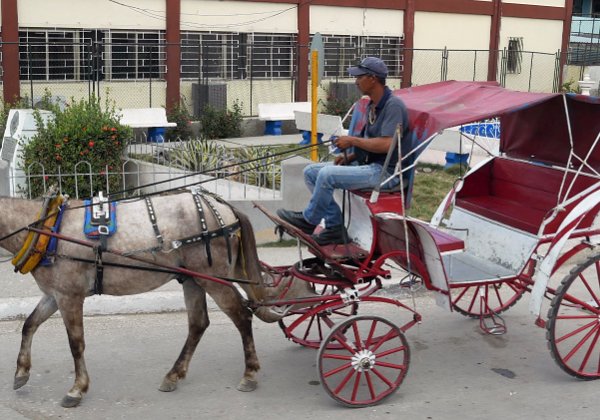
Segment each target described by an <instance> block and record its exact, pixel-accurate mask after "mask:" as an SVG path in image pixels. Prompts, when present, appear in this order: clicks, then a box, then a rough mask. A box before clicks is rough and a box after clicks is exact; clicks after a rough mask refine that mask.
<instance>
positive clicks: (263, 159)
mask: <svg viewBox="0 0 600 420" xmlns="http://www.w3.org/2000/svg"><path fill="white" fill-rule="evenodd" d="M234 154H235V157H236V161H237V162H239V163H240V165H239V169H237V170H238V171H243V172H242V173H240V174H238V175H236V177H235V179H237V180H239V181H241V182H245V183H247V184H250V185H256V186H259V187H264V188H272V189H279V188H280V185H281V165H280V164H279V160H280V159H281V157H280V156H273V155H274V154H275V149H273V148H270V147H244V148H239V149H235V150H234ZM244 162H248V163H244Z"/></svg>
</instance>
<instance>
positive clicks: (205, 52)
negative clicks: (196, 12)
mask: <svg viewBox="0 0 600 420" xmlns="http://www.w3.org/2000/svg"><path fill="white" fill-rule="evenodd" d="M239 56H240V48H239V38H238V37H237V36H236V34H233V33H225V32H223V33H220V32H187V31H186V32H182V33H181V77H182V78H184V79H198V78H210V79H231V78H238V77H239V68H238V67H239V64H238V60H239Z"/></svg>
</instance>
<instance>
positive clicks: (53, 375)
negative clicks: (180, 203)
mask: <svg viewBox="0 0 600 420" xmlns="http://www.w3.org/2000/svg"><path fill="white" fill-rule="evenodd" d="M386 293H387V294H388V295H395V296H399V297H400V298H401V299H402V302H403V303H405V304H407V305H409V306H412V305H413V303H412V302H413V299H412V298H411V297H410V295H407V294H406V292H404V291H402V290H400V289H399V288H398V287H397V286H394V285H393V284H390V285H389V286H388V287H387V288H386ZM528 299H529V297H528V296H525V297H524V298H523V299H522V300H521V302H519V303H518V304H517V305H516V306H515V307H513V308H511V310H510V311H508V312H507V313H506V316H505V320H506V322H507V325H508V332H507V333H506V334H505V335H503V336H490V335H484V334H482V333H481V332H480V330H479V325H478V322H477V321H475V320H471V319H467V318H464V317H462V316H460V315H458V314H456V313H448V312H446V311H444V310H443V309H441V308H438V307H437V306H436V305H435V304H434V299H433V296H432V295H431V294H430V292H420V293H418V294H417V295H416V296H415V305H416V308H417V310H418V311H419V312H420V313H421V314H422V315H423V322H422V323H421V324H418V325H417V326H415V327H413V328H412V329H411V330H409V331H408V333H407V338H408V341H409V344H410V349H411V362H410V369H409V372H408V375H407V377H406V379H405V381H404V383H403V384H402V386H401V387H400V389H399V390H398V392H397V393H395V394H393V395H392V396H391V397H390V398H388V399H387V400H385V401H383V402H382V403H381V404H379V405H377V406H374V407H367V408H360V409H349V408H345V407H342V406H340V405H338V404H337V403H336V402H335V401H333V400H332V399H331V398H330V397H329V396H328V395H327V394H326V392H325V391H324V389H323V388H322V387H321V385H320V383H319V375H318V373H317V370H316V356H317V352H316V351H315V350H311V349H306V348H302V347H300V346H299V345H297V344H294V343H292V342H290V341H287V340H286V339H285V338H284V337H283V334H282V332H281V331H280V329H279V327H278V326H277V324H265V323H262V322H260V321H256V322H255V324H254V325H255V326H254V331H255V339H256V344H257V350H258V355H259V358H260V361H261V365H262V370H261V372H260V374H259V377H258V379H259V386H258V389H257V390H256V391H254V392H251V393H242V392H239V391H237V390H236V389H235V386H236V384H237V383H238V381H239V380H240V378H241V375H242V369H243V365H242V351H241V345H240V341H239V336H238V334H237V332H236V331H235V329H234V327H233V326H232V324H231V323H230V322H229V320H228V319H227V318H226V317H225V316H224V315H223V314H222V313H221V312H219V311H211V313H210V318H211V326H210V327H209V329H208V330H207V332H206V334H205V336H204V337H203V339H202V341H201V343H200V345H199V347H198V350H197V351H196V354H195V357H194V359H193V361H192V364H191V367H190V371H189V374H188V377H187V378H186V379H185V380H183V381H182V382H181V383H180V385H179V388H178V389H177V390H176V391H174V392H172V393H162V392H159V391H158V386H159V385H160V383H161V381H162V378H163V376H164V374H165V373H166V372H167V371H168V369H169V368H170V367H171V364H172V363H173V362H174V360H175V358H176V357H177V355H178V354H179V351H180V349H181V346H182V344H183V342H184V339H185V334H186V328H187V327H186V316H185V314H184V313H179V312H175V313H173V312H171V313H163V314H137V315H110V316H88V317H86V319H85V327H86V342H87V347H86V361H87V366H88V371H89V373H90V377H91V385H90V390H89V392H88V394H87V395H86V396H85V397H84V399H83V402H82V404H81V405H80V406H79V407H77V408H73V409H64V408H62V407H61V406H60V401H61V399H62V397H63V395H64V394H65V392H66V391H67V390H68V388H69V387H70V386H71V384H72V380H73V364H72V359H71V356H70V352H69V350H68V343H67V339H66V333H65V331H64V326H63V325H62V321H61V320H60V319H58V318H52V319H50V320H49V321H48V322H47V323H46V324H44V325H43V326H42V327H41V328H40V330H39V331H38V333H37V335H36V337H35V340H34V344H33V367H32V371H31V379H30V380H29V383H28V384H27V385H25V386H24V387H23V388H21V389H19V390H17V391H14V390H13V389H12V383H13V375H14V369H15V361H16V356H17V352H18V348H19V342H20V330H21V328H22V325H23V321H22V320H8V321H2V322H0V354H1V356H2V357H1V358H0V378H1V379H0V418H1V419H3V420H12V419H56V418H61V419H100V418H102V419H124V418H127V419H142V418H143V419H146V420H152V419H165V418H168V419H230V418H231V419H233V418H250V419H255V418H261V419H266V420H268V419H277V420H280V419H300V418H302V419H304V418H307V417H309V418H319V419H349V418H350V419H371V418H377V419H379V418H390V419H392V418H393V419H425V420H427V419H436V420H440V419H578V420H586V419H590V420H591V419H597V418H598V413H599V412H600V402H599V400H598V386H599V384H598V382H594V381H590V382H586V381H579V380H576V379H574V378H572V377H570V376H568V375H567V374H565V373H564V372H563V371H562V370H560V369H559V367H558V366H557V365H556V364H555V363H554V361H553V360H552V358H551V356H550V354H549V352H548V350H547V347H546V341H545V331H544V330H542V329H540V328H538V327H536V326H534V325H533V318H532V316H531V315H530V314H529V313H528V311H527V303H528ZM388 306H389V305H381V304H380V305H370V304H363V305H361V308H360V311H359V313H360V314H377V315H380V316H384V317H386V318H389V319H390V320H393V321H395V322H400V319H401V318H402V314H401V312H400V311H398V310H397V309H395V308H391V307H388Z"/></svg>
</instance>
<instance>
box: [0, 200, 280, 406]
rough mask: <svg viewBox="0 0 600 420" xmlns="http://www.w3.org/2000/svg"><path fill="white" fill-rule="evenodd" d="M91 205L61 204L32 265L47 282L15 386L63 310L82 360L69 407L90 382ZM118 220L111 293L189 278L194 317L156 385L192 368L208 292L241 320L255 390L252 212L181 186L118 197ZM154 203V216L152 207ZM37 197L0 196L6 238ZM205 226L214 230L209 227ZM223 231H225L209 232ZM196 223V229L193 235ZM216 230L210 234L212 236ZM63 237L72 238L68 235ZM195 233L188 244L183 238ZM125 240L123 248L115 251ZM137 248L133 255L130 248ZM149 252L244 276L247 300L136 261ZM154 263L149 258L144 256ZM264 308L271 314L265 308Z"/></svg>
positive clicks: (106, 259) (26, 332) (12, 247)
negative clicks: (87, 230) (42, 260)
mask: <svg viewBox="0 0 600 420" xmlns="http://www.w3.org/2000/svg"><path fill="white" fill-rule="evenodd" d="M84 207H85V206H84V205H82V202H80V201H75V200H73V201H72V202H70V203H69V206H68V207H67V208H66V209H65V210H63V217H62V223H61V226H60V235H61V236H62V237H63V239H59V240H58V245H57V249H56V257H55V261H54V263H53V264H52V265H48V266H41V265H40V266H38V267H36V268H35V269H34V270H33V271H32V275H33V277H34V279H35V281H36V283H37V285H38V286H39V288H40V290H41V291H42V292H43V296H42V298H41V300H40V301H39V303H38V304H37V306H36V308H35V309H34V310H33V312H32V313H31V314H30V315H29V316H28V317H27V319H26V321H25V323H24V325H23V330H22V340H21V346H20V350H19V354H18V358H17V369H16V372H15V376H14V389H15V390H16V389H19V388H21V387H22V386H24V385H25V384H26V383H27V381H28V379H29V375H30V369H31V344H32V340H33V336H34V334H35V332H36V330H37V329H38V327H39V326H40V325H41V324H42V323H43V322H44V321H46V320H47V319H48V318H49V317H50V316H51V315H52V314H54V313H55V312H56V311H57V310H58V311H59V312H60V315H61V316H62V319H63V321H64V324H65V327H66V330H67V335H68V340H69V346H70V349H71V354H72V356H73V361H74V364H75V378H74V383H73V386H72V387H71V388H70V390H69V391H68V392H67V393H66V395H65V396H64V398H63V399H62V402H61V405H62V406H63V407H75V406H77V405H79V403H80V402H81V400H82V398H83V396H84V394H85V393H86V391H87V390H88V387H89V376H88V372H87V369H86V364H85V360H84V349H85V340H84V328H83V303H84V300H85V298H86V297H88V296H91V295H93V294H94V293H97V292H98V271H97V263H90V261H97V257H98V253H97V249H98V248H97V247H94V248H90V247H86V246H82V245H81V244H79V243H77V242H76V241H86V240H87V239H86V237H85V236H84V233H83V226H84V216H85V215H84ZM117 208H118V216H117V219H118V229H117V230H116V232H115V233H114V234H113V235H112V236H111V237H109V238H108V239H107V240H106V248H107V250H106V251H105V252H104V253H103V254H101V255H102V266H103V273H102V284H101V285H102V287H101V291H102V293H104V294H107V295H115V296H122V295H129V294H136V293H144V292H148V291H150V290H153V289H156V288H157V287H159V286H161V285H163V284H165V283H167V282H168V281H171V280H173V279H174V278H177V279H178V281H180V282H181V283H182V286H183V293H184V298H185V306H186V309H187V317H188V327H189V328H188V335H187V339H186V341H185V344H184V346H183V349H182V350H181V353H180V355H179V357H178V358H177V360H176V361H175V363H174V365H173V367H172V368H171V370H169V372H168V373H167V374H166V375H165V377H164V379H163V381H162V383H161V385H160V387H159V390H160V391H165V392H170V391H174V390H175V389H176V388H177V383H178V381H179V380H181V379H183V378H184V377H185V376H186V373H187V370H188V366H189V363H190V360H191V358H192V356H193V353H194V351H195V349H196V347H197V345H198V343H199V341H200V339H201V337H202V335H203V333H204V331H205V330H206V328H207V327H208V326H209V317H208V312H207V304H206V293H208V294H209V295H210V296H211V297H212V298H213V299H214V301H215V302H216V304H217V305H218V306H219V308H220V309H221V310H222V311H223V312H225V314H227V315H228V316H229V318H230V319H231V320H232V321H233V323H234V324H235V326H236V327H237V329H238V331H239V333H240V336H241V339H242V345H243V352H244V361H245V369H244V374H243V377H242V379H241V381H240V382H239V384H238V386H237V389H238V390H240V391H252V390H254V389H255V388H256V386H257V380H256V375H257V372H258V371H259V368H260V366H259V362H258V357H257V354H256V349H255V346H254V339H253V335H252V317H253V311H252V310H251V308H250V305H249V304H248V300H249V301H251V302H252V301H254V302H260V301H261V300H262V299H263V288H262V282H263V275H262V273H261V266H260V261H259V260H258V256H257V250H256V242H255V238H254V233H253V230H252V226H251V224H250V221H249V219H248V217H247V216H246V215H244V214H243V213H241V212H240V211H238V210H236V209H234V208H232V207H231V206H229V205H228V204H227V203H225V202H223V201H222V200H220V199H217V198H216V197H212V196H210V195H202V196H200V198H198V195H197V194H192V193H190V192H179V193H173V194H169V195H159V196H155V197H152V198H151V200H150V207H149V206H148V203H147V200H146V199H143V198H134V199H129V200H124V201H121V202H119V203H118V206H117ZM149 208H151V209H152V212H153V213H154V219H152V218H151V217H149ZM39 209H40V202H39V201H33V200H25V199H19V198H8V197H0V214H1V217H0V238H4V237H5V236H6V235H10V234H11V233H13V232H15V231H18V230H19V229H20V228H22V227H23V226H24V225H27V224H28V223H30V222H33V221H35V220H36V219H37V216H36V214H37V213H38V212H39ZM207 232H208V233H209V234H207ZM214 232H221V234H220V235H212V234H210V233H214ZM190 233H196V235H195V236H194V235H191V236H193V238H192V240H190V239H189V238H190ZM203 233H204V235H203ZM25 236H26V232H25V231H23V232H20V233H18V234H15V235H13V236H10V237H8V238H5V239H3V241H2V242H1V243H0V246H2V247H3V248H5V249H6V250H8V251H9V252H12V253H16V252H17V251H18V250H19V248H20V247H21V246H22V244H23V242H24V240H25ZM209 237H210V238H209ZM65 238H70V239H73V240H74V241H71V240H65ZM184 238H188V240H187V244H186V240H182V239H184ZM111 250H119V252H111ZM128 256H130V257H128ZM131 257H135V258H136V260H137V261H139V260H145V261H149V262H151V263H155V264H159V265H162V266H168V267H184V268H185V269H186V270H190V272H192V273H202V274H205V275H210V276H214V277H216V278H221V279H222V278H229V279H246V280H248V283H252V284H251V285H248V284H242V287H243V289H244V291H245V292H246V294H247V295H248V296H247V297H248V300H246V298H245V297H244V296H242V294H241V293H240V292H239V291H238V289H237V288H235V287H231V286H229V285H226V284H223V281H221V282H216V281H211V279H209V278H205V277H198V276H194V275H193V274H192V275H190V274H189V273H188V272H187V271H184V273H185V274H180V273H173V272H169V270H162V271H160V270H156V271H143V272H142V271H138V270H136V269H132V268H131V266H132V264H131V262H132V260H131V259H130V258H131ZM146 265H147V264H146ZM258 309H259V310H255V311H254V314H256V315H257V316H258V317H259V318H261V319H263V320H265V321H267V322H274V321H276V320H277V318H270V319H269V315H268V311H263V310H261V309H264V307H263V308H261V307H259V308H258ZM265 314H266V315H265Z"/></svg>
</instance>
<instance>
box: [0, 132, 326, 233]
mask: <svg viewBox="0 0 600 420" xmlns="http://www.w3.org/2000/svg"><path fill="white" fill-rule="evenodd" d="M332 141H333V140H324V141H323V142H322V143H321V145H325V144H328V143H331V142H332ZM311 147H315V146H314V145H312V144H311V145H307V146H301V147H296V148H294V149H292V150H286V151H283V152H278V153H271V154H268V155H265V156H261V157H258V158H254V159H250V160H247V161H245V162H242V163H232V164H229V165H225V166H222V167H220V168H210V169H205V170H203V171H199V172H193V173H190V174H184V175H181V176H178V177H175V178H169V179H166V180H163V181H156V182H151V183H148V184H144V185H140V186H138V187H135V188H128V189H125V190H120V191H117V192H114V193H110V194H108V197H111V196H116V195H121V194H125V193H128V192H132V191H137V190H139V189H140V188H148V187H153V186H157V185H161V184H165V183H167V182H169V183H170V182H173V181H178V180H181V179H186V178H189V177H192V176H198V175H205V174H207V173H209V172H212V171H214V170H215V169H227V168H231V167H235V166H240V165H245V164H248V163H253V162H257V161H261V160H264V159H268V158H272V157H278V156H283V155H287V154H290V153H295V152H298V151H301V150H304V149H308V148H311ZM292 157H293V156H290V157H286V158H282V159H279V160H277V161H276V162H275V163H279V162H283V161H284V160H287V159H290V158H292ZM268 165H271V163H269V164H267V163H263V164H260V165H255V166H252V167H250V168H247V169H241V170H239V171H236V172H231V173H228V174H227V175H225V176H223V177H217V176H213V177H211V178H208V179H204V180H201V181H197V182H194V183H191V184H188V185H186V187H193V186H197V185H202V184H204V183H208V182H212V181H215V180H218V179H223V178H229V177H232V176H236V175H240V174H243V173H246V172H249V171H252V170H255V169H259V168H263V167H265V166H268ZM183 188H184V187H173V188H168V189H166V190H161V191H155V192H150V193H144V194H140V195H138V196H137V197H136V198H137V199H140V200H141V199H145V198H147V197H153V196H155V195H160V194H164V193H169V192H175V191H181V190H182V189H183ZM130 199H131V197H128V198H113V199H110V198H109V200H108V203H116V202H119V201H123V200H130ZM92 205H93V203H90V204H81V205H77V206H73V207H71V206H69V207H65V208H63V209H62V210H61V211H68V210H75V209H82V208H86V207H91V206H92ZM54 214H56V213H55V212H51V213H49V214H48V215H46V216H45V217H43V218H40V219H38V220H36V221H34V222H32V223H30V224H29V225H27V226H23V227H22V228H20V229H18V230H16V231H14V232H11V233H9V234H7V235H4V236H2V237H0V243H1V242H2V241H4V240H6V239H8V238H10V237H12V236H14V235H17V234H19V233H21V232H23V231H24V230H30V229H31V228H32V227H34V226H35V225H39V224H40V223H43V222H44V221H45V220H46V219H48V218H50V217H52V216H53V215H54Z"/></svg>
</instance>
